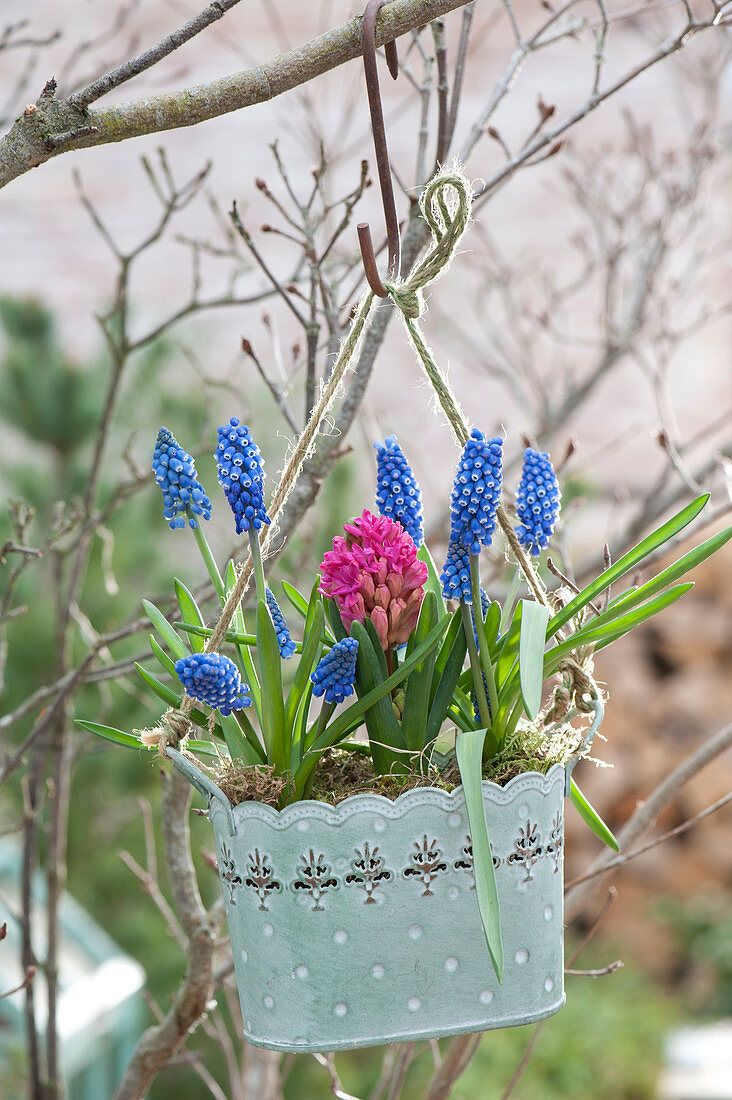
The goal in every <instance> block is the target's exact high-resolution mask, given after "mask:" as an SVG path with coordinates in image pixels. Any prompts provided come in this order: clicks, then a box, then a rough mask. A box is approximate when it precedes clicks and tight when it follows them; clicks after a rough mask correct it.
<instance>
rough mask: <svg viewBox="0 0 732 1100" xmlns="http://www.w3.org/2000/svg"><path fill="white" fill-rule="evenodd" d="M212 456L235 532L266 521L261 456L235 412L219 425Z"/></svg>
mask: <svg viewBox="0 0 732 1100" xmlns="http://www.w3.org/2000/svg"><path fill="white" fill-rule="evenodd" d="M214 458H215V459H216V470H217V473H218V477H219V482H220V484H221V486H222V488H223V490H224V494H225V496H226V499H227V500H228V502H229V505H230V507H231V510H232V512H233V513H234V521H235V523H236V533H237V535H241V534H242V533H243V532H244V531H248V530H249V529H250V528H251V527H253V528H255V529H256V530H258V529H259V528H260V527H261V526H262V524H263V523H269V522H270V518H269V516H268V515H267V512H266V510H265V507H264V467H263V466H262V456H261V455H260V453H259V447H257V445H256V443H255V442H254V440H253V439H252V436H251V433H250V431H249V428H247V426H246V425H245V424H240V423H239V417H238V416H232V418H231V420H230V421H229V423H228V424H224V426H223V427H221V428H219V431H218V444H217V446H216V450H215V452H214Z"/></svg>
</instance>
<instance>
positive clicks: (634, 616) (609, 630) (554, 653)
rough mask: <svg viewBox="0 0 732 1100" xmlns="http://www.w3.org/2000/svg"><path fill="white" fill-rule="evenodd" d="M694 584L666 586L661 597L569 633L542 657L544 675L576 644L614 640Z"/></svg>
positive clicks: (551, 670)
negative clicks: (602, 621) (612, 618)
mask: <svg viewBox="0 0 732 1100" xmlns="http://www.w3.org/2000/svg"><path fill="white" fill-rule="evenodd" d="M693 587H694V582H693V581H686V583H685V584H677V585H675V586H674V587H673V588H668V589H667V590H666V591H665V592H662V593H661V594H660V596H656V597H655V599H652V600H648V602H647V603H644V604H641V606H640V607H636V608H634V609H633V611H629V612H628V613H627V614H626V615H620V616H619V617H618V618H617V619H614V620H613V621H612V622H609V623H605V624H604V625H603V624H601V625H600V626H595V624H594V622H589V623H588V624H587V626H586V627H583V628H582V630H578V631H577V633H576V634H570V636H569V637H568V638H567V640H566V641H564V642H560V644H559V645H558V646H554V648H553V649H550V650H548V651H547V653H546V655H545V657H544V676H545V677H547V676H551V675H552V674H553V673H554V672H555V671H556V670H557V668H558V666H559V665H560V664H561V662H562V661H563V660H564V658H565V657H566V656H567V655H568V654H569V653H573V652H574V650H575V649H577V647H578V646H581V645H588V644H589V643H592V644H593V645H594V644H596V643H598V642H602V641H607V640H609V639H611V640H612V641H617V639H618V638H622V637H623V635H624V634H627V633H628V632H629V631H631V630H633V629H634V628H635V627H637V626H639V625H640V624H641V623H644V622H645V621H646V619H650V618H652V616H653V615H657V614H658V612H659V611H663V610H664V608H666V607H669V606H670V604H672V603H675V602H676V600H678V599H680V598H681V597H682V596H683V595H685V594H686V593H687V592H688V591H689V589H691V588H693Z"/></svg>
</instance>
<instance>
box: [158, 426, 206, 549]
mask: <svg viewBox="0 0 732 1100" xmlns="http://www.w3.org/2000/svg"><path fill="white" fill-rule="evenodd" d="M152 470H153V474H154V475H155V481H156V482H157V484H158V485H159V486H160V490H161V492H162V494H163V515H164V516H165V518H166V519H167V521H168V527H170V529H171V530H172V531H175V530H178V529H180V528H181V527H185V525H186V515H187V516H188V522H189V524H190V526H191V527H193V528H196V527H197V526H198V523H197V521H196V520H195V519H194V518H193V517H194V516H203V518H204V519H211V501H210V500H209V499H208V497H207V496H206V491H205V489H204V488H203V485H201V482H200V481H199V480H198V473H197V472H196V464H195V462H194V461H193V458H192V457H191V455H189V454H188V452H187V451H184V450H183V448H182V447H181V446H180V444H179V443H178V440H177V439H176V438H175V436H174V435H173V433H172V432H171V431H169V430H168V428H161V429H160V431H159V432H158V438H157V440H156V442H155V450H154V451H153V459H152ZM191 513H193V515H191Z"/></svg>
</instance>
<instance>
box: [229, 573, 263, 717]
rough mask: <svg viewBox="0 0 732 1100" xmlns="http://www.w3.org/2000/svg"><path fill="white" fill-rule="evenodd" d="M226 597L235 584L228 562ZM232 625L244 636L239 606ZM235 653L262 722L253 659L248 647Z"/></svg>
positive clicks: (259, 696)
mask: <svg viewBox="0 0 732 1100" xmlns="http://www.w3.org/2000/svg"><path fill="white" fill-rule="evenodd" d="M225 583H226V595H227V596H228V595H229V593H230V592H231V591H232V589H233V588H234V586H235V584H236V574H235V572H234V563H233V561H231V560H229V562H228V563H227V566H226V577H225ZM232 625H233V626H234V629H235V631H236V633H237V634H246V626H245V623H244V612H243V611H242V608H241V604H239V606H238V607H237V609H236V611H235V612H234V618H233V620H232ZM236 651H237V653H238V655H239V660H240V661H241V667H242V668H243V669H244V676H245V682H246V683H247V684H248V685H249V694H250V695H251V697H252V702H253V703H254V710H255V712H256V715H257V718H258V719H259V721H260V725H261V722H262V689H261V687H260V684H259V677H258V676H257V670H256V668H255V665H254V659H253V657H252V654H251V652H250V650H249V646H248V645H237V647H236Z"/></svg>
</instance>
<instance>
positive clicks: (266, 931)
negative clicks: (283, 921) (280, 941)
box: [262, 923, 274, 936]
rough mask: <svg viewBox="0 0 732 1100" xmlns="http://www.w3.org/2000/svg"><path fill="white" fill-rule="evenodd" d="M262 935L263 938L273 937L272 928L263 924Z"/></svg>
mask: <svg viewBox="0 0 732 1100" xmlns="http://www.w3.org/2000/svg"><path fill="white" fill-rule="evenodd" d="M262 935H263V936H274V928H273V926H272V925H271V924H269V923H267V924H263V925H262Z"/></svg>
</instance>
